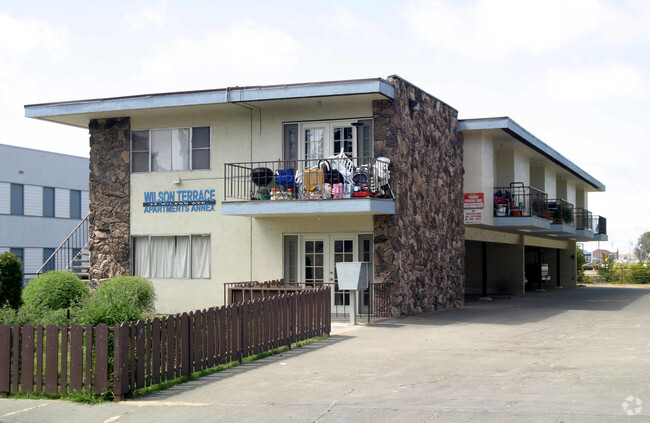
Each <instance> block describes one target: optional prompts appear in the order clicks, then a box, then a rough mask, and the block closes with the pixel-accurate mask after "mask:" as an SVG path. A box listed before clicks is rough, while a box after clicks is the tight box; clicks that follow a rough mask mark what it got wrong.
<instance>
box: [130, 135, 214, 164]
mask: <svg viewBox="0 0 650 423" xmlns="http://www.w3.org/2000/svg"><path fill="white" fill-rule="evenodd" d="M190 169H192V170H198V169H210V127H209V126H200V127H196V128H171V129H152V130H148V129H147V130H138V131H133V132H131V171H132V172H160V171H170V170H190Z"/></svg>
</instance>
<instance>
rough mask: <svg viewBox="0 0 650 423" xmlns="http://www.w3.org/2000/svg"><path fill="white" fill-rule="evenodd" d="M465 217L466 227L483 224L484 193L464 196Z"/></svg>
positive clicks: (472, 193)
mask: <svg viewBox="0 0 650 423" xmlns="http://www.w3.org/2000/svg"><path fill="white" fill-rule="evenodd" d="M463 196H464V198H463V208H464V210H463V216H464V220H465V224H466V225H479V224H482V223H483V206H484V204H485V202H484V201H483V193H482V192H471V193H468V194H463Z"/></svg>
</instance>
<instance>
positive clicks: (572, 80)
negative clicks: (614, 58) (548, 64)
mask: <svg viewBox="0 0 650 423" xmlns="http://www.w3.org/2000/svg"><path fill="white" fill-rule="evenodd" d="M546 92H547V94H548V95H549V96H550V97H553V98H558V99H564V100H567V99H571V100H580V101H593V100H601V99H612V98H630V99H642V98H645V97H646V96H647V94H648V80H647V76H646V75H644V73H643V72H642V71H641V70H639V69H638V68H636V67H634V66H631V65H628V64H608V65H604V66H600V67H590V68H581V69H553V70H551V71H550V72H549V74H548V76H547V78H546Z"/></svg>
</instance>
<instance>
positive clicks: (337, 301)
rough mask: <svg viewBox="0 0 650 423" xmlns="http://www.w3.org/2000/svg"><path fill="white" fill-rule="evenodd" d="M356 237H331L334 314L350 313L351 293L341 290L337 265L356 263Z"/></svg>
mask: <svg viewBox="0 0 650 423" xmlns="http://www.w3.org/2000/svg"><path fill="white" fill-rule="evenodd" d="M354 244H355V242H354V237H353V236H350V235H344V236H336V235H332V236H331V242H330V262H331V266H332V269H331V270H330V282H331V283H332V284H333V286H332V293H333V298H332V300H333V303H332V312H333V313H346V312H349V311H350V292H349V291H342V290H340V289H339V283H338V277H337V274H336V263H348V262H351V261H354V257H355V245H354Z"/></svg>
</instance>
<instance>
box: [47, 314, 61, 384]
mask: <svg viewBox="0 0 650 423" xmlns="http://www.w3.org/2000/svg"><path fill="white" fill-rule="evenodd" d="M45 331H46V335H45V336H46V340H45V392H46V393H48V394H58V393H59V389H58V388H59V374H58V373H59V372H58V370H59V369H58V367H59V366H58V364H59V327H58V326H56V325H47V328H46V329H45Z"/></svg>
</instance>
